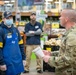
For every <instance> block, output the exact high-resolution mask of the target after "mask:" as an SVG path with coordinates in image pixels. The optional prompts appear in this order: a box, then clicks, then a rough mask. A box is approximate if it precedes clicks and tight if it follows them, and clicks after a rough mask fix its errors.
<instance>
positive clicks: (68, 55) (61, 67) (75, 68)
mask: <svg viewBox="0 0 76 75" xmlns="http://www.w3.org/2000/svg"><path fill="white" fill-rule="evenodd" d="M48 64H49V65H50V66H53V67H55V68H56V72H55V73H56V74H55V75H76V25H75V26H73V27H72V28H70V29H69V30H67V31H66V33H65V34H64V35H63V38H62V42H61V47H60V49H59V54H58V56H57V57H56V56H51V57H50V59H49V61H48Z"/></svg>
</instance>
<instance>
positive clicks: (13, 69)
mask: <svg viewBox="0 0 76 75" xmlns="http://www.w3.org/2000/svg"><path fill="white" fill-rule="evenodd" d="M3 18H4V19H3V22H4V23H1V25H0V71H4V72H5V75H20V74H21V72H23V71H24V66H23V61H24V60H25V54H24V45H23V40H22V38H21V36H20V33H19V31H18V30H17V28H15V27H14V25H13V16H12V13H11V12H9V11H5V12H4V13H3ZM0 75H2V74H0Z"/></svg>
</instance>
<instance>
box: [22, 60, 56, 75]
mask: <svg viewBox="0 0 76 75" xmlns="http://www.w3.org/2000/svg"><path fill="white" fill-rule="evenodd" d="M21 75H55V74H54V72H48V71H45V72H43V73H42V74H39V73H37V71H36V60H33V59H32V60H31V65H30V72H29V73H22V74H21Z"/></svg>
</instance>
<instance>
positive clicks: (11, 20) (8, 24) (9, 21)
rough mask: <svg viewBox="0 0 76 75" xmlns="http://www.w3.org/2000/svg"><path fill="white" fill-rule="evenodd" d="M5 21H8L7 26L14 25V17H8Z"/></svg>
mask: <svg viewBox="0 0 76 75" xmlns="http://www.w3.org/2000/svg"><path fill="white" fill-rule="evenodd" d="M5 23H6V25H7V26H12V24H13V19H6V21H5Z"/></svg>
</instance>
